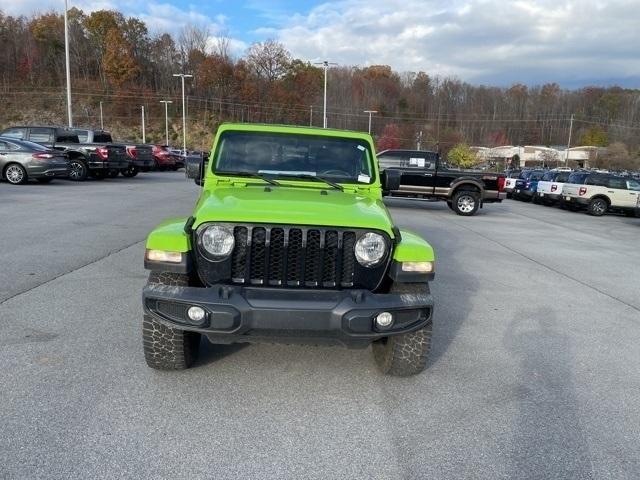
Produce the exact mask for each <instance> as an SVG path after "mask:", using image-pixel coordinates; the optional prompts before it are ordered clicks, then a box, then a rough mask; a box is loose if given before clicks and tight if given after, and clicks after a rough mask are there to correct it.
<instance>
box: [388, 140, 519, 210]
mask: <svg viewBox="0 0 640 480" xmlns="http://www.w3.org/2000/svg"><path fill="white" fill-rule="evenodd" d="M377 156H378V162H379V163H380V171H383V170H385V169H387V168H388V169H393V170H400V172H401V173H402V176H401V181H400V189H398V190H393V191H391V192H388V194H389V196H392V197H411V198H424V199H433V200H445V201H446V202H447V205H449V208H451V210H453V211H454V212H456V213H457V214H458V215H463V216H470V215H474V214H475V213H476V212H477V211H478V209H479V208H482V205H483V204H485V203H495V202H502V200H504V199H505V198H506V197H507V194H506V193H505V192H504V183H505V177H504V174H501V173H490V172H483V171H474V170H461V169H455V168H450V167H448V166H447V165H446V164H445V163H444V162H442V161H441V159H440V155H439V154H438V153H437V152H431V151H426V150H384V151H382V152H379V153H378V155H377Z"/></svg>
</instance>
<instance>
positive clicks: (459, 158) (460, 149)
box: [447, 143, 478, 168]
mask: <svg viewBox="0 0 640 480" xmlns="http://www.w3.org/2000/svg"><path fill="white" fill-rule="evenodd" d="M447 159H448V160H449V162H451V164H452V165H455V166H456V167H460V168H471V167H473V166H475V165H477V164H478V156H477V155H476V152H474V151H473V150H471V148H469V145H467V144H466V143H459V144H457V145H455V146H454V147H453V148H452V149H451V150H449V153H448V155H447Z"/></svg>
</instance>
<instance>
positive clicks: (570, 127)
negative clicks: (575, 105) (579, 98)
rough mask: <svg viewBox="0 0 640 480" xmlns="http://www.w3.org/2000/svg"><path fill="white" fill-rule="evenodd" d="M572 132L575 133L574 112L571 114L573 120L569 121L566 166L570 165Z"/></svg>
mask: <svg viewBox="0 0 640 480" xmlns="http://www.w3.org/2000/svg"><path fill="white" fill-rule="evenodd" d="M571 133H573V113H572V114H571V121H570V123H569V140H567V156H566V158H565V159H564V166H565V167H566V166H567V165H569V149H570V148H571Z"/></svg>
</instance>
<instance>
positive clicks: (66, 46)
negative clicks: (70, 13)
mask: <svg viewBox="0 0 640 480" xmlns="http://www.w3.org/2000/svg"><path fill="white" fill-rule="evenodd" d="M68 8H69V7H68V6H67V0H64V61H65V68H66V71H67V117H68V121H69V128H72V127H73V117H72V116H71V67H70V66H69V20H68V18H67V10H68Z"/></svg>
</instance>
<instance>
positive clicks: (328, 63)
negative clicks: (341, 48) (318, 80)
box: [314, 60, 337, 128]
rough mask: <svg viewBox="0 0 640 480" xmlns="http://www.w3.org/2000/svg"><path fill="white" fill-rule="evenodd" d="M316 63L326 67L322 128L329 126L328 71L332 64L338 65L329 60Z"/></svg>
mask: <svg viewBox="0 0 640 480" xmlns="http://www.w3.org/2000/svg"><path fill="white" fill-rule="evenodd" d="M314 65H321V66H322V68H323V69H324V114H323V117H324V118H323V122H322V128H327V71H328V70H329V66H330V65H337V63H331V62H329V61H327V60H324V61H322V62H316V63H314Z"/></svg>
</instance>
